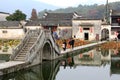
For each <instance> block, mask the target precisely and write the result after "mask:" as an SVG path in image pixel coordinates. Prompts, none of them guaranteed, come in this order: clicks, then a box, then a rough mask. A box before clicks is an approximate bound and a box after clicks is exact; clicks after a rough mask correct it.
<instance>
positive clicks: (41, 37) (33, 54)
mask: <svg viewBox="0 0 120 80" xmlns="http://www.w3.org/2000/svg"><path fill="white" fill-rule="evenodd" d="M44 38H45V35H44V33H43V30H41V32H40V34H39V36H38V38H37V41H36V42H35V43H34V45H33V46H32V47H31V48H30V50H29V53H28V54H27V56H26V61H27V62H29V63H31V62H32V61H33V60H34V58H35V57H36V55H37V53H38V54H39V53H40V52H39V51H40V47H41V46H42V44H43V42H44ZM41 59H42V58H41Z"/></svg>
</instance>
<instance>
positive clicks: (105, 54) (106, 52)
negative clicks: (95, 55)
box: [101, 50, 109, 57]
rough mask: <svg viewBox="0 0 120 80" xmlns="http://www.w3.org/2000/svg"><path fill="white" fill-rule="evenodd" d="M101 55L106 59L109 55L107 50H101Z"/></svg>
mask: <svg viewBox="0 0 120 80" xmlns="http://www.w3.org/2000/svg"><path fill="white" fill-rule="evenodd" d="M101 54H102V56H104V57H107V56H108V55H109V50H101Z"/></svg>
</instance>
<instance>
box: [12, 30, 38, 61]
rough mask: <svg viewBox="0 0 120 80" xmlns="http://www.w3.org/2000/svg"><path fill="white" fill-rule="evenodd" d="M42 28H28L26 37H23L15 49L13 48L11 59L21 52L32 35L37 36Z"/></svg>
mask: <svg viewBox="0 0 120 80" xmlns="http://www.w3.org/2000/svg"><path fill="white" fill-rule="evenodd" d="M39 32H40V30H39V29H38V30H28V31H27V33H26V35H25V37H24V38H23V39H22V41H21V42H20V44H19V45H18V46H16V48H15V49H12V52H13V54H12V55H11V56H10V60H14V58H15V57H16V56H17V55H18V54H19V52H20V50H22V48H23V47H24V46H25V45H26V43H27V41H28V40H29V39H30V38H31V37H32V36H36V34H34V33H37V35H39Z"/></svg>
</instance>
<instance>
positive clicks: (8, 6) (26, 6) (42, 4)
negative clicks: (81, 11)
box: [0, 0, 120, 17]
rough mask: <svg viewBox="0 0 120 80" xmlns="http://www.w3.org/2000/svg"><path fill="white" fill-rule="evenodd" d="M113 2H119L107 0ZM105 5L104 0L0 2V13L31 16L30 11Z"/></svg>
mask: <svg viewBox="0 0 120 80" xmlns="http://www.w3.org/2000/svg"><path fill="white" fill-rule="evenodd" d="M108 1H109V2H115V1H120V0H108ZM80 4H81V5H93V4H106V0H0V12H7V13H11V14H12V13H13V12H15V10H17V9H19V10H21V11H22V12H23V13H25V14H26V15H27V17H30V16H31V12H32V9H33V8H34V9H36V10H37V12H40V11H42V10H44V9H47V10H55V9H58V8H67V7H77V6H78V5H80Z"/></svg>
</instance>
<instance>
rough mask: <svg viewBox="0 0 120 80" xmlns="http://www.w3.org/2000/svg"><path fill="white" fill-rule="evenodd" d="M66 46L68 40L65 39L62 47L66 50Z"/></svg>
mask: <svg viewBox="0 0 120 80" xmlns="http://www.w3.org/2000/svg"><path fill="white" fill-rule="evenodd" d="M66 46H67V42H66V40H64V41H63V44H62V48H63V50H64V51H65V50H66Z"/></svg>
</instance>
